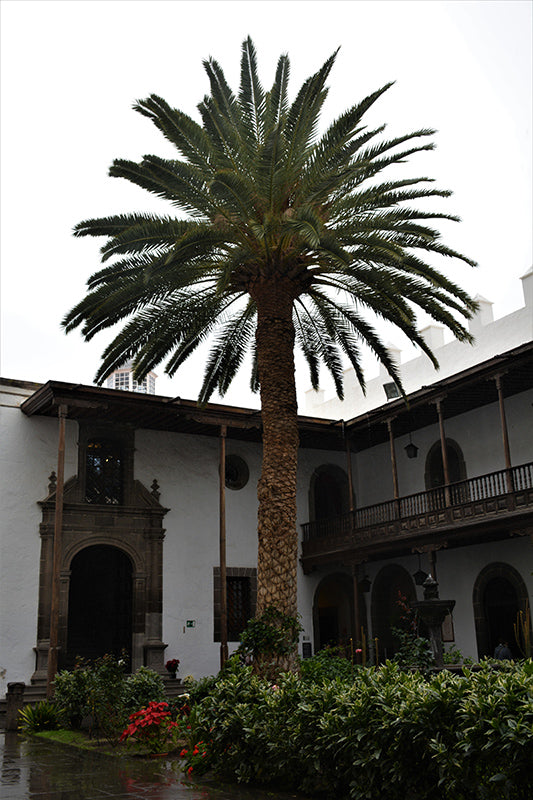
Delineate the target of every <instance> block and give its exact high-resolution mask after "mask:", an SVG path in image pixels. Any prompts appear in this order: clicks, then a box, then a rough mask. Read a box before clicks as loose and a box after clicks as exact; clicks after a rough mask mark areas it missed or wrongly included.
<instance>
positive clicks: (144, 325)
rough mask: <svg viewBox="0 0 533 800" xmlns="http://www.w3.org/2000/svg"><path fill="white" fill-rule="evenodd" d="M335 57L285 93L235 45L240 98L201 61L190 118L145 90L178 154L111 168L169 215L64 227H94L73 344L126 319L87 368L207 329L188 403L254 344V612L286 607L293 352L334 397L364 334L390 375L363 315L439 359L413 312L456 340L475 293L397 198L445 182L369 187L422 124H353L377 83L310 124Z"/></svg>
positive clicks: (155, 359) (83, 230) (143, 104)
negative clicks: (258, 452) (451, 274)
mask: <svg viewBox="0 0 533 800" xmlns="http://www.w3.org/2000/svg"><path fill="white" fill-rule="evenodd" d="M335 57H336V53H334V54H333V55H332V56H331V58H329V59H328V60H327V61H326V62H325V64H324V65H323V66H322V67H321V68H320V69H319V70H318V72H316V73H315V74H314V75H312V76H311V77H309V78H308V79H307V80H306V81H305V82H304V83H303V85H302V87H301V89H300V90H299V92H298V94H297V95H296V98H295V99H294V100H293V102H292V103H290V102H289V99H288V80H289V59H288V57H287V55H282V56H281V57H280V58H279V61H278V64H277V69H276V75H275V79H274V83H273V85H272V88H271V90H270V91H267V92H265V91H264V89H263V87H262V85H261V83H260V81H259V78H258V74H257V62H256V53H255V49H254V46H253V43H252V41H251V40H250V39H249V38H248V39H247V40H246V41H245V42H244V43H243V45H242V58H241V77H240V88H239V93H238V95H235V94H233V92H232V90H231V89H230V87H229V86H228V84H227V82H226V79H225V77H224V73H223V71H222V69H221V68H220V66H219V64H218V63H217V62H216V61H215V60H213V59H209V60H208V61H205V62H204V67H205V70H206V72H207V75H208V77H209V82H210V90H211V92H210V94H209V95H207V96H205V97H204V99H203V100H202V102H201V103H200V104H199V105H198V110H199V113H200V119H201V122H197V121H195V120H194V119H192V118H191V117H190V116H188V115H186V114H185V113H183V112H182V111H179V110H177V109H174V108H172V107H171V106H169V105H168V104H167V103H166V102H165V101H164V100H163V99H162V98H160V97H158V96H156V95H151V96H150V97H149V98H148V99H146V100H142V101H138V102H137V104H136V105H135V106H134V108H135V110H136V111H138V112H139V113H141V114H143V115H144V116H146V117H148V118H149V119H150V120H151V121H152V122H153V123H154V124H155V125H156V127H157V128H158V129H159V130H160V131H161V133H162V134H163V135H164V136H165V137H166V138H167V139H168V140H169V141H170V142H171V143H172V144H173V145H175V147H176V149H177V151H178V157H177V158H176V159H175V160H170V159H164V158H159V157H157V156H154V155H148V156H145V157H144V158H143V160H142V161H141V162H140V163H134V162H132V161H127V160H116V161H115V162H114V163H113V165H112V167H111V170H110V174H111V175H113V176H116V177H120V178H126V179H127V180H128V181H131V182H132V183H134V184H137V185H138V186H141V187H143V188H144V189H146V190H147V191H149V192H152V193H153V194H155V195H157V196H158V197H161V198H164V199H165V200H168V201H169V202H170V204H171V206H173V207H174V209H176V210H177V212H178V216H173V215H171V216H158V215H154V214H142V213H133V214H124V215H117V216H112V217H104V218H101V219H93V220H89V221H86V222H81V223H80V224H79V225H77V226H76V228H75V235H76V236H105V237H107V240H106V243H105V244H104V246H103V247H102V250H101V253H102V261H103V262H109V263H108V265H106V266H105V267H104V268H103V269H101V270H100V271H99V272H97V273H96V274H94V275H93V276H92V277H91V278H90V279H89V281H88V288H89V291H88V294H87V295H86V297H85V298H84V299H83V300H82V301H81V302H80V303H79V304H78V305H76V306H75V307H74V308H73V309H72V310H71V311H70V312H69V313H68V314H67V315H66V317H65V319H64V321H63V326H64V327H65V329H66V331H67V332H68V331H71V330H73V329H74V328H76V327H78V326H82V333H83V335H84V337H85V339H86V340H90V339H91V338H92V337H93V336H94V335H95V334H97V333H98V332H99V331H101V330H103V329H105V328H108V327H110V326H113V325H114V324H115V323H116V322H117V321H121V320H122V321H124V322H123V325H122V327H121V330H120V332H119V333H118V335H116V337H115V338H114V340H113V341H112V342H111V344H110V345H109V346H108V347H107V348H106V350H105V351H104V353H103V356H102V363H101V366H100V369H99V370H98V373H97V376H96V380H97V381H98V382H100V383H102V382H103V380H104V379H105V377H106V376H107V375H108V374H109V373H110V372H111V371H112V370H113V369H115V368H117V367H118V366H120V365H121V364H123V363H124V362H125V361H127V360H130V359H134V366H135V373H136V377H137V379H139V380H140V379H142V377H143V376H144V375H145V374H146V373H147V372H148V371H149V370H151V369H152V368H154V367H155V366H156V365H157V364H159V363H160V362H161V361H162V360H164V359H167V361H166V372H167V373H168V374H169V375H173V374H174V373H175V372H176V370H177V369H178V368H179V367H180V365H181V364H182V363H183V362H184V361H185V359H187V358H188V357H189V356H190V355H191V354H192V353H193V352H194V350H195V348H196V347H197V346H198V345H200V344H201V343H202V342H204V341H205V340H206V339H207V338H208V337H210V341H211V348H210V353H209V357H208V359H207V364H206V368H205V377H204V382H203V386H202V389H201V392H200V397H199V400H200V401H201V402H205V401H207V400H208V399H209V397H210V396H211V395H212V393H213V391H214V390H215V389H217V390H218V391H219V392H220V394H221V395H224V393H225V391H226V390H227V388H228V386H229V385H230V383H231V381H232V379H233V377H234V375H235V374H236V372H237V370H238V368H239V367H240V365H241V363H242V361H243V358H244V356H245V354H246V353H247V352H249V351H250V350H251V352H252V356H253V368H252V376H251V386H252V388H253V389H254V390H257V389H260V397H261V410H262V424H263V465H262V474H261V477H260V480H259V484H258V499H259V510H258V538H259V550H258V612H260V611H262V610H264V609H265V608H267V607H268V606H271V605H273V606H275V607H277V608H278V609H279V610H280V611H282V612H283V613H286V614H290V615H294V614H295V613H296V574H297V533H296V466H297V454H298V423H297V405H296V390H295V375H294V373H295V363H294V350H295V347H296V346H297V347H298V348H300V349H301V351H302V352H303V354H304V356H305V358H306V360H307V364H308V365H309V371H310V378H311V384H312V386H313V387H314V388H317V387H318V381H319V366H320V364H321V363H323V364H325V366H326V368H327V369H328V370H329V372H330V373H331V375H332V376H333V380H334V382H335V386H336V390H337V393H338V394H339V396H340V397H342V370H343V358H347V359H348V360H349V362H350V363H351V364H352V366H353V368H354V370H355V372H356V374H357V376H358V379H359V381H360V383H361V385H362V386H363V387H364V376H363V372H362V368H361V344H362V343H366V344H367V345H369V346H370V348H371V349H372V350H373V352H374V353H375V354H376V356H377V357H378V358H379V359H380V360H381V362H382V363H383V364H384V365H385V367H386V368H387V370H388V372H389V373H390V375H391V377H392V378H393V379H394V380H395V381H396V383H397V384H399V385H401V383H400V378H399V375H398V372H397V368H396V365H395V364H394V362H393V360H392V359H391V357H390V355H389V353H388V352H387V349H386V347H385V346H384V344H383V342H382V341H381V339H380V337H379V335H378V334H377V333H376V330H375V328H374V327H373V323H372V322H371V321H370V320H369V313H370V315H372V314H373V315H374V316H377V317H378V318H381V319H383V320H389V321H392V322H393V323H395V325H396V326H398V328H400V329H401V330H402V331H403V332H404V333H405V334H406V335H407V336H408V338H409V339H410V340H411V341H412V342H414V343H415V344H417V345H418V346H419V347H420V348H421V349H422V350H423V351H425V352H426V353H427V354H428V356H429V357H430V358H431V360H432V361H433V362H434V363H435V365H436V364H437V362H436V360H435V358H434V356H433V355H432V353H431V352H430V350H429V349H428V347H427V345H426V344H425V342H424V340H423V339H422V338H421V336H420V334H419V332H418V330H417V320H416V313H415V312H416V309H417V308H418V309H422V310H423V311H425V312H426V313H427V314H429V315H430V317H432V318H433V319H434V320H437V321H438V322H440V323H442V324H444V325H445V326H447V327H448V328H449V329H450V330H451V331H452V332H453V334H454V335H455V336H456V337H457V338H458V339H460V340H469V338H470V337H469V334H468V332H467V330H466V329H465V328H464V327H463V325H462V324H461V323H460V322H459V321H458V317H459V318H460V317H461V316H462V317H464V318H468V317H470V316H471V314H472V312H473V310H474V309H475V303H474V301H473V300H472V299H471V298H470V297H469V296H468V295H467V294H466V293H465V292H464V291H462V290H461V289H460V288H459V287H458V286H457V285H455V284H454V283H452V282H451V281H449V280H448V279H447V278H446V277H445V276H444V275H443V274H442V273H441V272H439V271H438V270H437V269H435V268H434V267H433V266H431V265H430V264H429V263H428V257H433V255H434V254H436V255H439V256H448V257H452V258H455V259H460V260H462V261H464V262H466V263H467V264H471V265H474V262H472V261H471V260H469V259H468V258H466V257H465V256H463V255H461V254H460V253H457V252H455V251H453V250H450V249H449V248H447V247H446V246H445V245H444V244H442V243H441V242H440V238H439V237H440V235H439V232H438V231H437V230H435V229H434V228H433V227H430V226H429V224H428V220H435V219H446V220H456V219H457V218H456V217H453V216H450V215H448V214H443V213H437V212H433V211H430V210H426V211H418V210H416V209H414V208H412V207H411V206H410V205H409V203H410V201H413V200H422V199H425V198H433V197H447V196H448V195H449V194H450V192H448V191H442V190H438V189H436V188H434V187H432V186H431V185H430V184H431V181H430V180H429V179H428V178H415V179H410V180H409V179H396V180H393V179H392V180H389V181H384V182H380V180H378V179H377V178H376V176H378V175H379V174H380V173H381V172H382V171H383V170H385V169H386V168H387V167H390V166H392V165H395V164H398V163H401V162H404V161H405V160H406V159H407V158H408V157H409V156H410V155H412V154H414V153H418V152H420V151H424V150H431V149H433V144H432V143H430V142H428V137H430V136H431V135H432V134H433V133H434V131H432V130H417V131H415V132H414V133H409V134H407V135H405V136H399V137H396V138H392V139H389V140H383V139H382V137H380V134H381V133H382V131H383V129H384V126H381V127H378V128H374V129H369V128H367V127H366V126H363V124H362V118H363V115H364V114H365V112H366V111H367V110H368V109H369V108H370V107H371V106H372V105H373V104H374V103H375V102H376V101H377V100H378V98H380V97H381V95H382V94H383V93H384V92H385V91H387V90H388V89H389V88H390V86H391V85H392V84H387V85H386V86H383V87H382V88H381V89H378V90H377V91H376V92H374V93H373V94H371V95H369V96H368V97H366V98H365V99H364V100H363V101H362V102H360V103H357V104H356V105H353V106H352V107H351V108H349V109H348V110H347V111H346V112H345V113H343V114H342V115H341V116H340V117H339V118H338V119H336V120H335V121H334V122H333V123H332V124H331V125H330V126H329V127H328V128H327V130H326V131H325V132H324V133H323V134H322V135H319V132H318V125H319V117H320V112H321V109H322V105H323V103H324V100H325V98H326V95H327V88H326V81H327V79H328V76H329V74H330V71H331V68H332V66H333V64H334V61H335Z"/></svg>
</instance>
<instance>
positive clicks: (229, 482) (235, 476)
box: [226, 455, 250, 489]
mask: <svg viewBox="0 0 533 800" xmlns="http://www.w3.org/2000/svg"><path fill="white" fill-rule="evenodd" d="M249 477H250V470H249V469H248V464H247V463H246V461H245V460H244V459H243V458H241V457H240V456H235V455H229V456H226V486H227V488H228V489H242V488H243V487H244V486H246V484H247V483H248V478H249Z"/></svg>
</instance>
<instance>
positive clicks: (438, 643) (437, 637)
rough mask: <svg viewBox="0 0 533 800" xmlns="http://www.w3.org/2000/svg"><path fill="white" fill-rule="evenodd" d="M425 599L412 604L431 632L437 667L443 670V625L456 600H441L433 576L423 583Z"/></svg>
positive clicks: (430, 639) (431, 642)
mask: <svg viewBox="0 0 533 800" xmlns="http://www.w3.org/2000/svg"><path fill="white" fill-rule="evenodd" d="M423 587H424V599H423V600H417V601H415V602H413V603H410V606H411V608H412V609H413V610H415V611H418V613H419V614H420V619H421V620H422V622H424V624H425V625H426V627H427V629H428V632H429V641H430V644H431V649H432V651H433V656H434V657H435V666H436V667H438V668H439V669H442V667H443V666H444V658H443V651H442V623H443V622H444V620H445V618H446V616H447V615H448V614H451V612H452V610H453V607H454V606H455V600H439V584H438V583H437V581H436V580H435V578H433V576H432V575H428V576H427V578H426V580H425V581H424V583H423Z"/></svg>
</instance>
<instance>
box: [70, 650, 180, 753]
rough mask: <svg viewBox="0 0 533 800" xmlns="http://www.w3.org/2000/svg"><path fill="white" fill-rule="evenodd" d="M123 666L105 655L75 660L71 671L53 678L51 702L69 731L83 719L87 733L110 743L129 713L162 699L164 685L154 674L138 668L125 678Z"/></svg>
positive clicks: (148, 670)
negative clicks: (66, 723)
mask: <svg viewBox="0 0 533 800" xmlns="http://www.w3.org/2000/svg"><path fill="white" fill-rule="evenodd" d="M124 667H125V660H124V659H123V658H120V659H117V658H115V657H114V656H111V655H105V656H102V658H99V659H97V660H95V661H94V662H89V661H83V660H78V661H77V662H76V665H75V667H74V669H73V670H72V671H67V670H62V671H61V672H60V673H59V674H58V675H56V680H55V691H54V699H55V702H56V703H57V705H58V707H59V708H60V709H61V711H62V713H63V715H64V717H65V718H66V719H67V720H68V722H69V724H70V725H71V726H72V727H73V728H76V727H80V726H81V724H82V721H83V720H86V721H87V724H88V725H89V727H90V729H91V731H95V732H98V733H99V734H101V735H103V736H105V737H107V738H108V739H109V740H114V739H116V738H117V737H118V734H119V733H120V731H121V730H122V728H123V726H124V724H125V722H126V720H127V718H128V716H129V715H130V714H131V713H132V712H133V711H137V710H138V709H139V708H141V707H143V706H146V705H147V704H148V703H150V702H151V701H157V702H160V701H162V700H164V698H165V688H164V682H163V679H162V678H161V677H160V676H159V675H158V674H157V673H156V672H154V671H153V670H150V669H147V668H146V667H141V668H140V669H139V670H138V671H137V672H136V673H135V674H133V675H130V676H128V677H126V675H125V674H124Z"/></svg>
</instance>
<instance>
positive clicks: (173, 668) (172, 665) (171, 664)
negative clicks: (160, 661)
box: [165, 658, 180, 678]
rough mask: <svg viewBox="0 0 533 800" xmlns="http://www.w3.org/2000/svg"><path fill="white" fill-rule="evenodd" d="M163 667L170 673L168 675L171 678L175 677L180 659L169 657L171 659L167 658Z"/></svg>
mask: <svg viewBox="0 0 533 800" xmlns="http://www.w3.org/2000/svg"><path fill="white" fill-rule="evenodd" d="M165 668H166V669H167V671H168V672H169V673H170V677H171V678H175V677H176V672H177V671H178V669H179V668H180V660H179V658H171V659H169V660H168V661H167V663H166V664H165Z"/></svg>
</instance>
